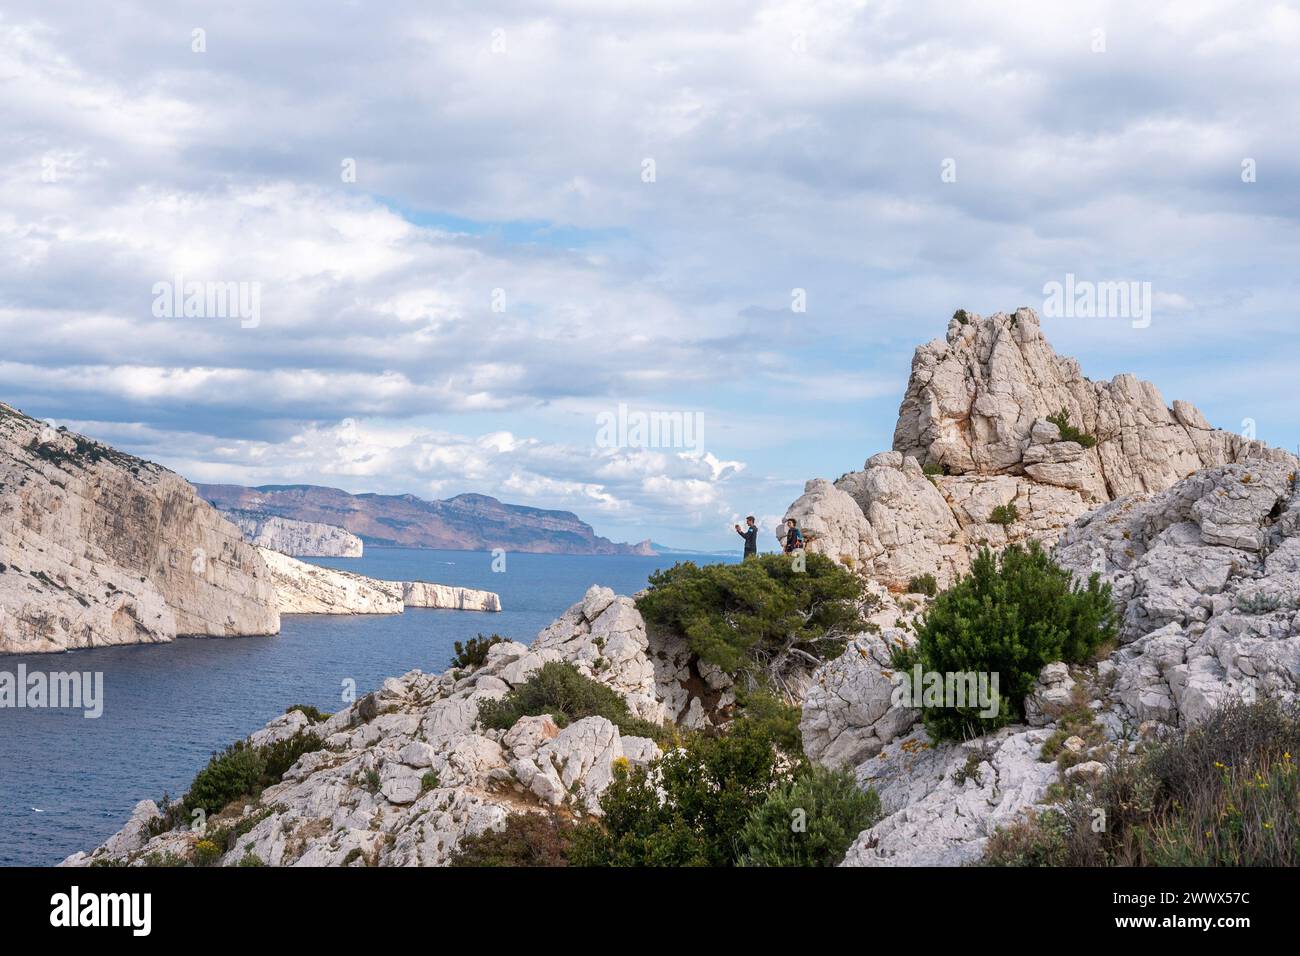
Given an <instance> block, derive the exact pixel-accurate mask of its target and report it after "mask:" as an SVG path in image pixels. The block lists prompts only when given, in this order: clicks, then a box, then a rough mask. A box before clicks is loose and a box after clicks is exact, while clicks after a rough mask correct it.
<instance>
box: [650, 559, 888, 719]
mask: <svg viewBox="0 0 1300 956" xmlns="http://www.w3.org/2000/svg"><path fill="white" fill-rule="evenodd" d="M862 601H863V593H862V579H861V578H859V577H858V576H857V575H855V574H853V573H852V572H851V571H848V570H846V569H845V568H843V567H841V566H840V565H838V564H836V563H835V562H834V561H832V560H830V559H829V558H827V557H826V556H825V555H821V554H808V555H807V556H806V560H805V561H804V563H803V565H802V570H800V565H799V563H798V562H794V561H791V560H790V558H789V556H787V555H778V554H769V555H761V556H759V557H758V558H756V559H753V560H749V561H744V562H741V563H739V564H709V565H704V566H703V567H698V566H696V565H695V564H694V563H693V562H690V561H687V562H684V563H680V564H675V565H673V566H672V567H671V568H668V569H666V570H663V571H657V572H655V573H654V574H652V575H651V576H650V587H649V589H648V590H647V591H646V592H645V593H644V594H642V595H641V597H639V598H638V599H637V608H638V609H639V610H640V611H641V614H642V615H643V616H644V617H645V619H646V621H647V622H648V623H649V624H651V625H654V626H657V627H661V628H664V629H666V630H669V631H671V632H673V633H676V634H680V635H682V636H684V637H685V638H686V642H687V644H688V646H689V647H690V649H691V650H692V651H693V652H694V653H695V654H696V655H697V656H698V657H699V659H700V660H701V661H704V662H705V663H709V664H714V665H716V666H718V667H720V668H722V669H723V670H724V671H726V672H727V673H728V674H731V675H732V676H733V677H736V678H738V679H740V682H741V683H742V684H743V685H745V686H747V687H750V688H754V687H758V686H764V685H765V686H770V687H772V688H773V689H774V690H776V691H778V692H780V693H781V694H782V696H784V697H786V698H787V699H793V694H792V693H791V692H790V689H789V686H788V679H789V678H790V677H791V675H792V673H794V672H796V671H806V670H810V669H812V668H814V667H816V666H817V665H818V664H820V663H822V662H823V661H827V660H831V659H832V658H835V657H838V656H839V655H840V654H842V653H844V648H845V646H846V645H847V642H848V640H849V638H851V637H852V636H853V635H854V634H856V633H858V632H860V631H862V630H865V629H868V625H867V622H866V621H865V620H864V619H863V617H862V611H861V609H860V602H862Z"/></svg>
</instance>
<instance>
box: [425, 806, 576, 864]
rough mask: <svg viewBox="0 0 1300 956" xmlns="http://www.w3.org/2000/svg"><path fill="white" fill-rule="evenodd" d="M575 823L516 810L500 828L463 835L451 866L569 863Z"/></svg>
mask: <svg viewBox="0 0 1300 956" xmlns="http://www.w3.org/2000/svg"><path fill="white" fill-rule="evenodd" d="M572 834H573V824H572V823H570V822H569V821H567V820H565V819H563V818H561V817H559V816H557V815H556V814H553V813H512V814H511V815H510V816H508V817H506V822H505V826H504V827H502V828H501V829H500V830H486V831H484V832H483V833H481V834H478V835H477V836H467V837H464V838H462V839H461V841H460V844H459V845H458V846H457V848H456V851H455V852H454V853H453V854H452V856H451V859H450V860H449V861H448V863H447V865H448V866H545V867H553V866H568V864H569V841H570V838H571V836H572Z"/></svg>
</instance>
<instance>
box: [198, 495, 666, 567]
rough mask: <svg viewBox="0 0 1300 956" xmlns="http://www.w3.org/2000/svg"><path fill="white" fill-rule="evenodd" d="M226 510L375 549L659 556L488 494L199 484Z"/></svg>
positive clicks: (573, 519) (575, 521) (563, 516)
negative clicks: (311, 527) (340, 532)
mask: <svg viewBox="0 0 1300 956" xmlns="http://www.w3.org/2000/svg"><path fill="white" fill-rule="evenodd" d="M194 487H195V488H197V489H198V492H199V494H200V495H202V496H203V497H204V498H205V499H206V500H207V501H209V502H210V503H211V504H213V505H214V506H216V507H217V508H218V509H220V510H222V511H244V512H251V513H255V514H262V515H266V516H274V517H281V518H290V519H293V520H296V521H310V522H316V523H320V524H328V525H337V526H338V527H340V528H344V529H346V530H347V531H350V532H351V533H352V534H355V535H357V536H358V537H360V538H361V539H362V541H364V542H365V543H366V544H368V545H395V546H400V547H409V548H440V549H445V550H449V551H483V550H490V549H492V548H504V549H505V550H507V551H520V552H530V553H538V554H640V555H652V554H654V553H655V551H654V549H653V548H652V547H651V544H650V542H649V540H646V541H642V542H640V543H639V544H623V543H620V542H615V541H610V540H609V539H608V538H603V537H601V536H599V535H597V534H596V532H595V530H594V529H593V528H592V527H591V525H589V524H587V523H586V522H585V521H583V520H581V519H580V518H579V517H578V516H577V515H575V514H574V513H573V512H571V511H551V510H547V509H545V508H533V507H529V506H527V505H511V504H505V503H504V502H501V501H498V500H497V499H496V498H493V497H490V496H488V495H479V494H462V495H456V496H455V497H454V498H447V499H445V500H437V499H435V500H426V499H424V498H418V497H416V496H415V495H410V494H406V495H380V494H373V493H366V494H359V495H354V494H350V493H349V492H346V491H343V490H341V489H339V488H326V487H323V486H319V485H261V486H258V487H256V488H249V487H244V486H242V485H202V484H196V485H195V486H194Z"/></svg>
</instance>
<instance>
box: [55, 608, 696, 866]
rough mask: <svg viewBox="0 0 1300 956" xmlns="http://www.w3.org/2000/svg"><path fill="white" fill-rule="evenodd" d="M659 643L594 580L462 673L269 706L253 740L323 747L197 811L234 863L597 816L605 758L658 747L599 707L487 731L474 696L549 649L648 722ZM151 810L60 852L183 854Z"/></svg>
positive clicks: (398, 860)
mask: <svg viewBox="0 0 1300 956" xmlns="http://www.w3.org/2000/svg"><path fill="white" fill-rule="evenodd" d="M659 652H660V648H659V647H658V646H656V645H654V644H652V643H651V641H650V639H649V638H648V637H647V634H646V630H645V626H644V624H643V623H642V622H641V619H640V615H639V614H638V613H637V611H636V608H635V606H634V605H633V604H632V602H631V600H630V599H629V598H626V597H619V596H617V595H615V594H614V593H613V592H612V591H609V590H608V589H605V588H595V587H593V588H592V589H591V590H589V591H588V592H587V594H586V595H585V596H584V598H583V600H582V601H580V602H579V603H577V604H575V605H574V606H573V607H572V608H570V609H569V610H568V611H567V612H566V613H565V614H564V615H563V616H562V617H561V618H560V620H558V621H556V622H555V623H554V624H552V625H551V626H550V627H548V628H547V629H546V630H544V631H543V632H542V633H541V634H539V635H538V637H537V639H536V640H535V641H534V642H533V644H532V646H531V647H525V646H524V645H522V644H518V643H515V642H505V643H501V644H496V645H493V646H492V647H491V648H490V649H489V650H488V653H487V659H486V661H485V663H484V664H483V665H482V666H481V667H478V668H475V669H473V670H470V671H465V670H462V669H460V668H452V669H450V670H447V671H445V672H443V673H442V674H437V675H431V674H424V673H421V672H420V671H411V672H410V673H408V674H405V675H403V676H402V677H399V678H390V679H388V680H387V681H385V682H384V684H383V686H382V687H381V688H380V689H379V690H378V691H376V692H375V693H373V694H370V695H367V696H366V697H364V698H362V699H361V700H358V701H356V702H355V703H353V704H350V705H349V706H348V707H346V708H345V709H344V710H342V711H340V712H338V713H336V714H334V715H332V716H330V717H329V718H328V719H325V720H322V721H316V722H313V721H312V720H310V719H309V718H308V717H307V716H306V715H304V714H303V713H302V712H301V711H298V710H295V711H293V712H291V713H288V714H285V715H283V716H281V717H277V718H276V719H275V720H272V721H271V722H270V723H268V724H267V725H266V727H264V728H263V729H262V730H259V731H258V732H256V733H254V734H252V735H251V736H250V737H249V743H250V744H252V745H255V746H261V745H266V744H270V743H275V742H277V741H281V740H285V739H288V738H290V737H293V736H294V735H295V734H302V733H308V734H312V735H315V736H316V737H318V738H319V739H320V741H321V742H322V744H323V746H322V747H321V748H320V749H317V750H315V751H312V752H309V753H306V754H304V755H303V756H302V757H301V758H300V759H299V760H298V762H297V763H296V764H295V765H294V766H293V767H292V768H290V770H289V771H288V772H287V773H286V774H285V775H284V778H283V779H282V780H281V781H280V782H279V783H277V784H275V785H274V786H271V787H268V788H267V789H266V790H265V791H263V792H262V793H261V794H260V795H259V796H258V797H257V798H255V799H252V798H250V800H249V801H248V802H247V803H246V804H238V805H235V806H231V807H229V808H227V809H226V810H225V811H224V812H223V813H222V814H221V815H220V816H218V817H214V818H211V819H210V820H209V821H208V827H209V828H210V830H217V829H221V830H230V829H234V830H235V831H236V832H239V833H240V836H238V838H237V839H236V840H235V841H234V843H233V847H232V848H231V849H230V850H229V851H228V852H225V853H224V854H223V855H222V857H221V860H220V862H221V863H222V865H226V866H234V865H237V864H238V863H239V862H240V861H241V860H244V859H245V858H246V857H247V856H248V855H249V854H251V855H254V856H256V857H257V858H258V859H259V860H261V861H262V862H263V863H266V864H269V865H272V866H348V865H355V866H364V865H381V866H437V865H442V864H445V863H446V862H447V861H448V859H449V858H450V856H451V855H452V853H454V851H455V850H456V848H457V846H458V845H459V843H460V841H461V840H462V839H463V838H464V837H465V836H467V835H471V834H478V833H482V832H483V831H485V830H487V829H489V828H495V827H500V826H501V825H502V824H503V823H504V822H505V820H506V818H507V816H509V815H510V814H513V813H534V812H542V811H547V810H551V809H554V808H557V807H562V808H565V811H566V812H568V813H574V814H579V815H583V814H598V813H599V812H600V808H599V805H598V802H597V798H598V797H599V795H600V794H601V793H602V792H603V791H604V789H605V788H606V787H607V786H608V785H609V783H610V781H611V780H612V779H613V770H614V765H615V764H617V763H619V762H620V761H624V760H626V761H627V762H628V763H629V764H633V765H635V764H643V763H646V762H649V761H651V760H654V759H656V758H657V757H659V756H660V750H659V748H658V747H657V746H656V745H655V743H654V742H653V741H651V740H649V739H647V738H643V737H631V736H627V737H625V736H623V735H621V734H620V732H619V730H618V728H617V727H615V726H614V725H613V724H612V723H610V722H609V721H608V720H606V719H604V718H602V717H588V718H585V719H582V720H577V721H574V722H573V723H572V724H570V725H568V726H567V727H559V726H558V725H557V724H556V723H555V721H554V720H553V719H552V718H550V717H548V716H544V715H543V716H536V717H522V718H520V719H519V720H517V721H515V723H514V724H513V725H512V726H511V727H510V728H509V729H507V730H489V729H485V728H484V727H483V726H482V725H481V724H479V723H478V710H479V705H480V704H481V703H482V702H483V701H486V700H494V699H497V698H500V697H502V696H503V695H505V694H506V693H507V692H508V691H509V690H510V689H511V688H512V687H514V686H517V685H518V684H520V683H523V682H524V681H526V680H528V678H529V677H531V676H532V675H533V674H534V673H535V672H536V670H537V669H538V668H540V667H541V665H542V664H543V663H544V662H546V661H551V660H558V661H567V662H569V663H571V664H573V665H574V666H576V667H577V668H578V669H579V670H580V671H581V672H583V673H584V674H586V675H588V676H590V677H591V678H592V679H594V680H597V681H600V682H602V683H605V684H607V685H609V686H610V687H612V688H613V689H614V690H615V691H617V692H618V693H619V694H620V695H621V696H622V697H623V698H624V699H625V700H626V701H627V702H628V704H629V706H630V707H631V708H632V709H633V710H634V712H636V713H637V714H639V715H641V716H645V717H648V718H650V719H655V718H656V716H657V715H659V714H662V713H664V711H665V709H666V708H665V707H664V702H663V701H662V700H661V699H659V698H657V697H656V690H655V688H656V687H657V686H658V685H657V684H656V670H655V668H654V665H653V664H652V663H651V659H652V658H654V657H656V656H657V655H658V654H659ZM684 709H685V710H687V711H689V710H690V708H689V706H687V707H686V708H684ZM157 815H158V810H157V807H156V806H155V805H154V804H153V803H151V802H149V801H145V802H143V803H141V804H139V805H138V806H137V807H136V810H135V812H134V813H133V814H132V817H131V820H130V821H129V822H128V823H127V825H126V827H125V828H124V829H123V830H122V831H121V832H119V833H118V834H116V835H114V836H113V837H112V838H110V839H109V840H108V841H106V842H105V843H104V844H102V845H101V846H100V847H98V848H97V849H95V850H94V851H92V852H91V853H78V854H75V855H74V856H72V857H69V858H68V860H66V861H65V865H73V866H85V865H91V864H100V863H107V862H110V861H112V862H117V863H129V864H132V865H147V864H148V863H149V862H150V861H157V860H159V859H164V858H166V857H167V855H168V854H171V855H173V856H174V857H181V858H190V857H192V855H193V853H194V850H195V844H196V843H197V842H198V840H200V839H201V838H202V837H203V835H204V834H200V833H197V832H191V831H187V830H173V831H168V832H165V833H162V834H160V835H158V836H153V837H150V836H149V835H148V831H147V826H148V823H149V821H151V820H153V819H155V818H156V817H157Z"/></svg>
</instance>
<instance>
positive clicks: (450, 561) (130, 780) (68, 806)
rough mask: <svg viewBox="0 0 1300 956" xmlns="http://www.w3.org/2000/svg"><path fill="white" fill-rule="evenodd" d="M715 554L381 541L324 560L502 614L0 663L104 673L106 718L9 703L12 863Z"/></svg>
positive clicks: (331, 622)
mask: <svg viewBox="0 0 1300 956" xmlns="http://www.w3.org/2000/svg"><path fill="white" fill-rule="evenodd" d="M737 559H738V555H736V556H716V555H715V556H701V555H670V554H669V555H660V556H654V557H649V556H632V555H608V556H607V555H561V554H517V553H510V554H507V555H506V556H505V561H506V566H505V569H504V570H503V571H494V570H493V557H492V555H491V554H490V553H487V552H471V551H434V550H427V549H414V548H384V547H371V546H367V548H366V552H365V555H364V556H363V557H360V558H310V559H304V560H310V561H312V562H313V563H315V564H320V565H324V566H327V567H334V568H342V569H346V570H350V571H356V572H358V573H360V574H364V575H367V576H370V577H375V578H381V579H383V580H389V581H435V582H438V583H441V584H452V585H460V586H463V587H471V588H482V589H484V590H489V591H496V592H497V593H498V594H499V595H501V603H502V608H503V609H502V611H501V612H500V613H495V614H489V613H483V612H477V611H449V610H434V609H428V608H409V609H407V610H406V611H405V612H404V613H402V614H392V615H314V614H294V615H283V616H282V617H281V625H280V633H279V634H278V635H277V636H275V637H241V638H183V639H181V640H177V641H175V642H173V643H171V644H140V645H131V646H124V647H103V648H92V649H88V650H78V651H70V652H68V653H66V654H57V655H52V654H33V655H13V656H0V670H4V671H8V672H10V673H13V674H16V673H17V672H18V668H19V665H21V664H25V665H26V667H27V670H28V672H29V673H30V672H33V671H44V672H51V671H78V672H90V673H99V674H102V675H103V697H102V700H103V713H102V715H101V716H99V717H98V718H95V719H89V718H87V717H85V716H84V715H83V712H82V711H81V710H55V709H48V708H46V709H30V708H7V707H5V708H0V866H16V865H27V866H49V865H53V864H56V863H58V862H60V861H61V860H63V859H64V858H65V857H67V856H68V855H69V854H72V853H75V852H76V851H78V850H90V849H92V848H93V847H95V846H97V845H98V844H99V843H101V842H103V841H104V840H105V839H106V838H108V837H109V836H111V835H112V834H113V833H115V832H116V831H117V830H118V829H119V828H120V827H121V826H122V824H123V823H125V822H126V820H127V817H128V816H129V815H130V813H131V809H132V807H134V806H135V804H136V803H137V802H138V801H139V800H142V799H146V798H148V799H154V800H158V799H160V798H161V797H162V796H163V794H164V793H167V794H170V795H171V796H173V797H178V796H180V795H181V794H183V793H184V792H185V790H186V788H187V787H188V786H189V783H190V781H191V780H193V778H194V774H195V773H196V772H197V771H198V770H199V769H200V768H202V767H203V765H204V764H205V763H207V761H208V758H209V757H210V756H211V755H212V754H213V753H214V752H216V751H218V750H221V749H222V748H224V747H225V746H226V745H227V744H229V743H230V742H232V741H234V740H237V739H239V738H242V737H245V736H247V735H248V734H249V733H251V732H252V731H254V730H257V729H258V728H260V727H261V726H262V725H263V724H265V723H266V722H267V721H268V720H270V719H271V718H272V717H275V716H276V715H277V714H282V713H284V711H285V709H286V708H287V707H289V706H291V705H294V704H311V705H314V706H316V707H318V708H320V709H321V710H322V711H335V710H338V709H340V707H342V706H343V703H342V701H343V694H344V689H345V687H350V686H355V688H356V694H357V696H361V695H362V694H364V693H366V692H367V691H369V690H373V689H375V688H377V687H379V685H380V684H382V683H383V681H384V678H386V677H392V676H397V675H400V674H404V673H406V672H407V671H409V670H412V669H415V668H419V669H420V670H422V671H425V672H427V673H437V672H441V671H442V670H445V669H446V668H447V666H448V664H449V661H450V659H451V656H452V654H453V647H452V645H453V644H454V643H455V642H456V641H464V640H466V639H468V638H471V637H474V636H475V635H477V634H480V633H481V634H485V635H490V634H500V635H501V636H502V637H507V638H510V639H513V640H516V641H520V642H522V643H524V644H527V643H530V642H531V641H532V640H533V638H534V637H536V636H537V633H538V632H539V631H540V630H542V629H543V628H545V627H546V626H547V625H548V624H550V623H551V621H553V620H554V619H555V618H556V617H558V616H559V615H560V614H561V613H563V612H564V611H565V610H566V609H567V608H568V607H570V606H571V605H572V604H574V603H575V602H576V601H578V600H579V599H581V597H582V595H583V594H584V593H586V591H587V588H589V587H590V586H591V585H593V584H601V585H604V586H606V587H610V588H613V589H614V591H615V592H617V593H619V594H633V593H635V592H636V591H639V590H640V589H642V588H644V587H645V586H646V583H647V579H648V578H649V576H650V574H651V573H653V572H654V571H655V570H656V569H659V568H665V567H671V566H672V565H673V564H674V563H676V561H678V560H695V561H696V562H697V563H702V562H709V563H712V562H716V561H721V560H737Z"/></svg>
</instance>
